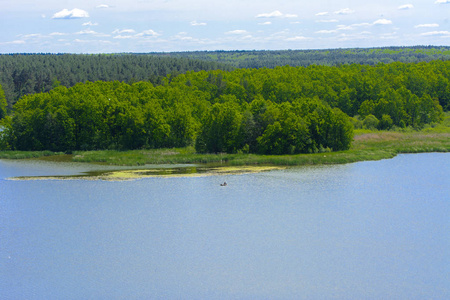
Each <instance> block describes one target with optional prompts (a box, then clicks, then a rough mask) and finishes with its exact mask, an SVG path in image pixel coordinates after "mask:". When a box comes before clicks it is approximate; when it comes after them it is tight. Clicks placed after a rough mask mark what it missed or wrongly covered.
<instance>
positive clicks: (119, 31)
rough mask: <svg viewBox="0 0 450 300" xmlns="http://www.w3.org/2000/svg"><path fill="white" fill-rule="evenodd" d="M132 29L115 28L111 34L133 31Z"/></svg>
mask: <svg viewBox="0 0 450 300" xmlns="http://www.w3.org/2000/svg"><path fill="white" fill-rule="evenodd" d="M135 32H136V31H135V30H134V29H116V30H114V31H113V32H112V33H113V34H122V33H135Z"/></svg>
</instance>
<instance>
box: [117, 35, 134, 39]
mask: <svg viewBox="0 0 450 300" xmlns="http://www.w3.org/2000/svg"><path fill="white" fill-rule="evenodd" d="M132 38H134V36H132V35H120V34H119V35H116V36H115V37H113V39H132Z"/></svg>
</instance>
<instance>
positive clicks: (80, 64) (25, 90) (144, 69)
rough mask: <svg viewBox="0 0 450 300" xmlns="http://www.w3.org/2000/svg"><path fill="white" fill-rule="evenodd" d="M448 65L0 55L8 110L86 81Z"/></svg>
mask: <svg viewBox="0 0 450 300" xmlns="http://www.w3.org/2000/svg"><path fill="white" fill-rule="evenodd" d="M432 60H450V47H431V46H430V47H424V46H420V47H389V48H368V49H357V48H355V49H329V50H281V51H197V52H171V53H145V54H125V53H123V54H98V55H75V54H11V55H0V85H2V87H3V90H4V93H5V97H6V99H7V103H8V107H9V109H11V108H12V105H13V104H14V103H15V102H16V101H17V100H18V99H19V98H20V97H22V96H23V95H27V94H32V93H40V92H48V91H49V90H51V89H52V88H54V87H56V86H58V85H63V86H65V87H71V86H74V85H75V84H76V83H79V82H86V81H98V80H101V81H114V80H118V81H121V82H126V83H129V84H132V83H133V82H137V81H150V82H151V83H152V84H153V85H159V84H161V82H162V78H163V77H166V76H167V75H169V74H171V75H172V76H176V75H178V74H180V73H185V72H187V71H201V70H204V71H210V70H217V69H220V70H224V71H231V70H233V69H234V68H274V67H276V66H285V65H290V66H304V67H306V66H310V65H327V66H339V65H342V64H363V65H376V64H378V63H391V62H404V63H412V62H429V61H432Z"/></svg>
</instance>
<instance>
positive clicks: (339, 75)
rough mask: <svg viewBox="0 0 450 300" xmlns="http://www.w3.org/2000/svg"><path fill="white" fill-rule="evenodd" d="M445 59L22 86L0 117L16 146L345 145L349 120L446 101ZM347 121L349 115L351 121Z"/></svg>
mask: <svg viewBox="0 0 450 300" xmlns="http://www.w3.org/2000/svg"><path fill="white" fill-rule="evenodd" d="M449 100H450V62H449V61H446V62H443V61H433V62H431V63H419V64H404V63H392V64H378V65H376V66H363V65H343V66H340V67H329V66H309V67H307V68H304V67H289V66H285V67H276V68H275V69H266V68H263V69H237V70H234V71H230V72H226V71H221V70H215V71H208V72H206V71H200V72H187V73H186V74H180V75H178V76H176V77H172V76H168V77H166V78H164V79H163V81H162V83H161V84H160V85H158V86H154V85H152V84H151V83H150V82H137V83H134V84H132V85H129V84H126V83H123V82H118V81H115V82H100V81H99V82H94V83H92V82H86V83H83V84H77V85H75V86H74V87H72V88H66V87H62V86H59V87H57V88H55V89H53V90H52V91H50V92H47V93H38V94H33V95H27V96H24V97H23V98H21V99H20V100H19V101H18V102H17V103H16V104H15V106H14V114H13V116H12V117H11V116H9V117H6V118H5V119H4V120H3V126H4V128H5V129H4V130H3V132H2V138H1V141H2V142H1V144H2V145H3V146H2V147H3V148H10V149H16V150H55V151H66V150H79V149H81V150H88V149H139V148H161V147H183V146H187V145H195V147H196V150H197V151H198V152H211V153H212V152H215V153H217V152H228V153H233V152H241V151H242V152H249V153H263V154H284V153H310V152H320V151H330V150H332V151H337V150H345V149H348V148H349V147H350V145H351V141H352V137H353V128H354V126H356V127H358V126H367V127H369V126H375V127H378V128H380V129H388V128H390V127H392V126H398V127H406V126H411V127H415V128H421V127H423V126H424V125H425V124H429V123H433V122H439V121H440V120H441V118H442V111H443V110H442V107H446V109H448V108H449V103H450V102H449ZM352 123H353V124H354V125H352Z"/></svg>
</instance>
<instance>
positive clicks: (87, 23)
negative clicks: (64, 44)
mask: <svg viewBox="0 0 450 300" xmlns="http://www.w3.org/2000/svg"><path fill="white" fill-rule="evenodd" d="M82 25H83V26H97V25H98V23H92V22H91V21H89V22H86V23H83V24H82Z"/></svg>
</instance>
